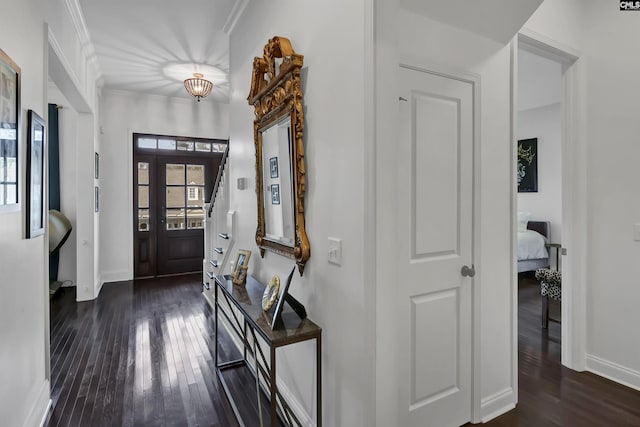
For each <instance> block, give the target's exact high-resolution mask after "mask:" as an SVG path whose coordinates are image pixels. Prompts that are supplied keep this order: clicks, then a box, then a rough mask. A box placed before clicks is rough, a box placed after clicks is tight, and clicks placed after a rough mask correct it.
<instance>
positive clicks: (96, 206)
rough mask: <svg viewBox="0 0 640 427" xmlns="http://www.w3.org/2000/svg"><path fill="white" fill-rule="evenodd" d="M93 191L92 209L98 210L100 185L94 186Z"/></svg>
mask: <svg viewBox="0 0 640 427" xmlns="http://www.w3.org/2000/svg"><path fill="white" fill-rule="evenodd" d="M94 193H95V194H94V197H95V201H94V211H95V212H100V187H98V186H97V185H96V186H95V187H94Z"/></svg>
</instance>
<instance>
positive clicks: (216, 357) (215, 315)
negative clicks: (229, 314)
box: [213, 281, 218, 368]
mask: <svg viewBox="0 0 640 427" xmlns="http://www.w3.org/2000/svg"><path fill="white" fill-rule="evenodd" d="M213 286H215V287H216V289H215V301H214V304H213V306H214V308H213V311H214V319H213V320H214V334H215V344H214V345H215V351H214V355H213V361H214V362H215V366H216V368H217V367H218V284H217V283H216V282H215V281H214V283H213Z"/></svg>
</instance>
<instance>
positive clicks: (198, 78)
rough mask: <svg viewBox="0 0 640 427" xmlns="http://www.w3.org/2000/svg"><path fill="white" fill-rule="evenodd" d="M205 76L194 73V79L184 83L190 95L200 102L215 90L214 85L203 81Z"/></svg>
mask: <svg viewBox="0 0 640 427" xmlns="http://www.w3.org/2000/svg"><path fill="white" fill-rule="evenodd" d="M203 77H204V74H201V73H193V77H192V78H190V79H186V80H185V81H184V88H185V89H187V92H189V95H191V96H193V97H194V98H195V99H197V100H198V102H200V100H201V99H202V98H206V97H207V96H208V95H209V94H210V93H211V89H212V88H213V83H211V82H210V81H209V80H205V79H203Z"/></svg>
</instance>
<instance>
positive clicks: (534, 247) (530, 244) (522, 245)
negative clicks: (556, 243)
mask: <svg viewBox="0 0 640 427" xmlns="http://www.w3.org/2000/svg"><path fill="white" fill-rule="evenodd" d="M526 224H527V225H526V228H524V227H522V224H519V227H518V273H522V272H524V271H535V270H537V269H538V268H546V267H549V265H550V263H549V251H548V249H547V247H546V245H547V243H549V231H550V227H551V224H550V223H549V222H548V221H527V222H526Z"/></svg>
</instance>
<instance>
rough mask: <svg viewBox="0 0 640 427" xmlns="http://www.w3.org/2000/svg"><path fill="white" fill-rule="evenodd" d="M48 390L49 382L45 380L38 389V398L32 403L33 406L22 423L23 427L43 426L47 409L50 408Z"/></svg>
mask: <svg viewBox="0 0 640 427" xmlns="http://www.w3.org/2000/svg"><path fill="white" fill-rule="evenodd" d="M49 388H50V387H49V381H47V380H45V381H44V383H43V384H42V386H41V387H40V391H39V392H38V396H37V397H36V399H35V400H34V401H33V406H32V407H31V410H30V411H29V415H28V416H27V419H26V420H25V422H24V427H36V426H39V427H42V426H43V425H44V422H45V420H46V419H47V414H48V412H49V408H50V407H51V399H50V395H49Z"/></svg>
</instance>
